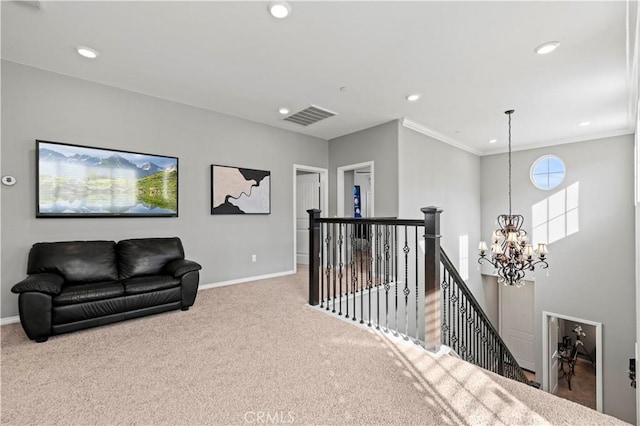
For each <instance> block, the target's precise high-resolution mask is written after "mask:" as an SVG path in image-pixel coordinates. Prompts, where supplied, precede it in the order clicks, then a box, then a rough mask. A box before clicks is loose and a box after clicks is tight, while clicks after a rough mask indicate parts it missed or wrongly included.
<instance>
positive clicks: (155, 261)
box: [117, 238, 184, 280]
mask: <svg viewBox="0 0 640 426" xmlns="http://www.w3.org/2000/svg"><path fill="white" fill-rule="evenodd" d="M117 252H118V268H119V273H120V279H121V280H124V279H127V278H132V277H136V276H143V275H157V274H159V273H161V271H162V269H163V268H164V266H165V265H166V264H167V263H169V262H171V261H172V260H176V259H184V250H183V248H182V242H181V241H180V239H179V238H139V239H130V240H122V241H120V242H118V245H117Z"/></svg>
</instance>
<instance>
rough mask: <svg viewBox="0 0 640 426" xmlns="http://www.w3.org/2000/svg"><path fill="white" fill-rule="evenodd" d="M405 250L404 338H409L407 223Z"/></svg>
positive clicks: (403, 292) (409, 249) (405, 228)
mask: <svg viewBox="0 0 640 426" xmlns="http://www.w3.org/2000/svg"><path fill="white" fill-rule="evenodd" d="M402 251H403V252H404V289H403V290H402V294H404V339H405V340H408V339H409V292H410V290H409V252H410V251H411V248H409V237H408V229H407V225H405V226H404V247H403V249H402Z"/></svg>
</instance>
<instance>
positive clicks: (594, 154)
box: [481, 135, 636, 423]
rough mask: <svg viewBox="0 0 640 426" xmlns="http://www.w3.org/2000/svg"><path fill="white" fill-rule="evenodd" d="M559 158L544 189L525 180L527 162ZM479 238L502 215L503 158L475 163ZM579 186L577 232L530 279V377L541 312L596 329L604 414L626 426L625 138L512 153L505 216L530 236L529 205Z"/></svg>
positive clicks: (631, 259) (628, 219) (630, 210)
mask: <svg viewBox="0 0 640 426" xmlns="http://www.w3.org/2000/svg"><path fill="white" fill-rule="evenodd" d="M544 154H553V155H557V156H559V157H560V158H561V159H562V160H563V161H564V163H565V164H566V167H567V175H566V177H565V179H564V181H563V183H562V184H561V185H560V186H559V187H558V188H556V189H554V190H551V191H542V190H539V189H536V188H535V187H534V186H533V184H532V183H531V182H530V180H529V169H530V167H531V165H532V164H533V162H534V161H535V160H536V159H537V158H539V157H540V156H542V155H544ZM481 165H482V167H481V171H482V174H481V176H482V179H481V181H482V235H483V237H484V238H485V239H488V238H489V237H490V235H491V232H492V231H493V229H494V227H495V217H496V216H497V215H499V214H501V213H505V212H506V209H507V206H508V201H507V179H506V177H507V155H506V154H499V155H491V156H485V157H482V159H481ZM575 182H580V194H579V227H580V230H579V231H578V232H577V233H575V234H573V235H570V236H568V237H566V238H564V239H561V240H559V241H556V242H554V243H552V244H550V246H549V250H550V255H549V262H550V267H549V276H547V274H546V273H545V272H538V273H537V274H536V285H535V304H536V306H535V324H536V336H537V339H536V341H535V343H534V347H535V351H536V353H535V356H536V358H535V359H536V370H537V373H538V375H539V376H538V379H539V381H540V380H541V373H542V371H541V370H542V356H543V354H542V342H541V341H540V340H541V339H540V337H541V336H542V311H549V312H554V313H557V314H564V315H567V316H571V317H575V318H582V319H585V320H591V321H596V322H601V323H602V324H603V340H604V342H603V350H604V352H603V360H601V361H602V362H603V369H604V372H603V375H604V377H603V384H604V386H603V396H604V401H603V402H604V412H605V413H608V414H611V415H613V416H615V417H618V418H620V419H622V420H625V421H628V422H631V423H634V422H635V419H636V415H635V395H634V390H633V389H632V388H631V387H630V386H629V379H628V378H627V376H626V373H625V370H626V368H627V365H628V358H632V357H633V356H634V340H635V339H634V336H635V305H634V300H635V277H634V268H635V256H636V254H635V241H634V238H635V232H634V227H635V225H634V205H633V201H634V200H633V136H631V135H627V136H619V137H612V138H606V139H600V140H593V141H588V142H580V143H574V144H566V145H559V146H555V147H549V148H542V149H533V150H527V151H521V152H515V153H513V212H514V213H520V214H523V215H524V216H525V224H524V227H525V229H526V230H527V231H531V206H532V205H533V204H535V203H537V202H539V201H541V200H542V199H544V198H546V197H548V196H550V195H551V194H554V193H555V192H557V191H558V190H561V189H563V188H566V187H567V186H569V185H571V184H573V183H575Z"/></svg>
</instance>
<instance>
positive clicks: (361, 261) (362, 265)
mask: <svg viewBox="0 0 640 426" xmlns="http://www.w3.org/2000/svg"><path fill="white" fill-rule="evenodd" d="M363 237H364V225H363V224H360V324H364V250H363V247H362V245H363V243H362V240H363V239H364V238H363Z"/></svg>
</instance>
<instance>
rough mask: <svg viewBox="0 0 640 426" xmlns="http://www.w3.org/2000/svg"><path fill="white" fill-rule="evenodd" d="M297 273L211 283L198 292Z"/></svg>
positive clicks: (282, 273) (280, 273)
mask: <svg viewBox="0 0 640 426" xmlns="http://www.w3.org/2000/svg"><path fill="white" fill-rule="evenodd" d="M295 273H296V272H295V271H293V270H291V271H284V272H276V273H273V274H266V275H257V276H254V277H246V278H238V279H237V280H229V281H221V282H218V283H211V284H202V285H200V286H199V287H198V291H200V290H207V289H209V288H216V287H225V286H228V285H235V284H242V283H247V282H250V281H258V280H266V279H268V278H277V277H284V276H286V275H294V274H295Z"/></svg>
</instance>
